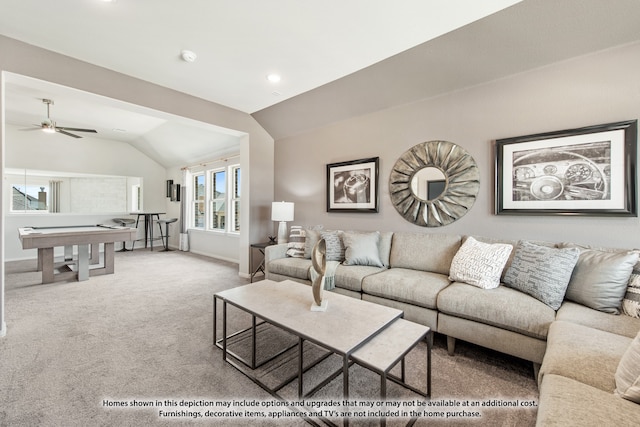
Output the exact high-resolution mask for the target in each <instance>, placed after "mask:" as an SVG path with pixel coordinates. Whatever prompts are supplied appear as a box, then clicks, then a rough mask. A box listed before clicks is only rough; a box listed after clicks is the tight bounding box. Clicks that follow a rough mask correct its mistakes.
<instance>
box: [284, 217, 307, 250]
mask: <svg viewBox="0 0 640 427" xmlns="http://www.w3.org/2000/svg"><path fill="white" fill-rule="evenodd" d="M305 235H306V233H305V231H304V229H303V228H302V226H300V225H292V226H291V231H290V232H289V242H288V243H287V246H288V248H287V256H289V257H291V258H304V242H305Z"/></svg>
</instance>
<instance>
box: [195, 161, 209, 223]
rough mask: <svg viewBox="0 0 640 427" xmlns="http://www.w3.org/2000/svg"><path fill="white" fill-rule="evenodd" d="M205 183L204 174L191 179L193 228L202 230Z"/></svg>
mask: <svg viewBox="0 0 640 427" xmlns="http://www.w3.org/2000/svg"><path fill="white" fill-rule="evenodd" d="M205 194H206V193H205V181H204V174H203V173H201V174H198V175H194V177H193V227H195V228H202V229H204V221H205V216H204V207H205Z"/></svg>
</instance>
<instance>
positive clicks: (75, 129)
mask: <svg viewBox="0 0 640 427" xmlns="http://www.w3.org/2000/svg"><path fill="white" fill-rule="evenodd" d="M56 129H60V130H70V131H72V132H91V133H98V131H97V130H95V129H80V128H68V127H64V126H56Z"/></svg>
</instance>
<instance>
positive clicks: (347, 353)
mask: <svg viewBox="0 0 640 427" xmlns="http://www.w3.org/2000/svg"><path fill="white" fill-rule="evenodd" d="M323 297H324V299H326V300H327V301H328V308H327V310H326V311H324V312H322V311H311V310H310V306H311V302H312V301H313V297H312V293H311V288H310V287H309V286H308V285H303V284H300V283H297V282H294V281H291V280H285V281H282V282H274V281H271V280H263V281H260V282H256V283H252V284H249V285H245V286H240V287H237V288H233V289H228V290H225V291H222V292H218V293H216V294H215V295H214V298H213V310H214V313H213V314H214V316H213V322H214V324H213V341H214V343H215V344H216V345H218V346H219V347H220V348H221V349H222V357H223V359H224V360H225V361H226V362H228V363H230V364H231V365H233V366H234V367H236V368H237V369H239V370H240V371H241V372H243V373H245V372H244V370H243V369H241V368H240V367H239V366H238V365H237V364H236V363H235V362H234V361H233V360H230V359H229V351H228V349H227V338H228V337H229V336H228V333H227V327H228V325H227V306H228V305H232V306H234V307H237V308H239V309H241V310H243V311H245V312H247V313H249V314H251V315H252V326H251V328H250V329H252V347H253V348H252V357H251V359H252V360H251V362H250V363H249V362H245V361H242V362H243V363H245V364H246V366H249V367H250V368H251V369H255V368H256V367H257V365H256V357H255V351H256V349H255V333H256V332H255V331H256V325H257V321H256V319H257V318H259V319H262V320H264V321H265V322H267V323H269V324H272V325H274V326H276V327H278V328H281V329H282V330H285V331H287V332H289V333H291V334H293V335H294V336H296V337H298V373H297V380H298V397H299V398H302V397H304V378H303V377H304V369H303V366H304V363H303V362H304V361H303V351H302V350H303V345H304V342H305V341H310V342H312V343H314V344H316V345H318V346H320V347H322V348H325V349H327V350H329V352H331V353H333V354H337V355H339V356H341V357H342V370H341V371H342V378H343V399H344V400H348V398H349V366H350V364H351V362H353V361H356V362H359V363H361V364H363V365H364V366H367V367H370V368H373V369H374V370H375V371H376V372H379V373H381V374H383V375H384V376H385V377H384V378H386V374H387V372H388V369H390V368H391V367H392V366H386V364H387V363H388V362H387V361H385V362H384V363H385V366H381V364H380V363H381V362H380V361H379V360H376V361H375V362H374V363H367V362H370V361H371V358H370V356H367V352H362V353H361V354H360V355H359V356H360V357H358V360H356V359H353V358H352V357H353V355H354V353H356V352H357V351H358V350H359V349H363V348H365V346H367V344H368V343H369V342H372V340H373V339H374V338H375V337H376V336H378V334H380V333H381V332H382V331H384V330H385V329H386V328H388V327H389V326H390V325H393V324H394V323H395V322H396V321H397V320H398V319H400V318H401V317H402V316H403V312H402V311H401V310H398V309H395V308H391V307H386V306H382V305H379V304H374V303H371V302H368V301H362V300H358V299H355V298H352V297H347V296H344V295H340V294H337V293H334V292H325V293H324V295H323ZM218 300H220V301H222V309H223V315H222V322H223V324H222V338H221V340H218V339H217V337H216V330H217V325H216V322H217V301H218ZM403 322H404V321H403ZM407 323H410V322H407ZM397 326H398V325H396V327H397ZM400 327H401V328H402V329H404V328H405V327H406V325H404V324H400ZM421 328H423V329H421V331H422V332H421V333H422V335H421V336H419V337H418V338H424V337H425V336H426V335H427V334H428V333H429V332H430V330H429V328H427V327H421ZM419 335H420V334H419ZM400 342H401V343H402V345H405V346H407V347H406V348H403V349H402V350H401V352H400V353H399V355H401V356H402V357H404V355H405V354H406V353H407V352H408V351H409V350H410V349H411V348H413V346H415V345H416V344H417V338H416V336H413V335H412V338H411V340H410V341H409V342H408V341H407V340H401V341H400ZM379 345H380V344H379V343H378V344H375V342H374V345H373V346H372V347H370V348H369V350H372V349H373V350H374V354H375V349H376V348H378V346H379ZM382 348H384V346H383V347H382ZM429 351H430V346H429ZM369 353H370V351H369ZM232 357H235V356H233V355H232ZM236 358H237V357H236ZM376 359H379V358H376ZM383 360H386V359H385V358H383ZM393 360H394V363H393V364H395V362H397V361H398V360H399V359H398V358H394V359H393ZM429 366H430V364H429ZM250 378H251V379H252V380H253V381H254V382H256V383H257V384H258V385H260V386H261V387H262V388H263V389H265V390H267V391H269V392H270V393H271V394H272V395H274V396H277V394H276V390H275V389H272V388H270V387H268V386H266V385H265V384H263V383H261V382H260V381H259V380H258V379H257V378H254V377H250ZM429 378H430V372H429ZM326 383H327V382H326V381H325V382H323V383H322V384H321V385H323V384H326ZM317 388H318V387H316V389H314V391H312V392H310V393H309V394H312V393H313V392H315V391H316V390H317ZM428 388H429V389H430V386H429V387H428ZM429 391H430V390H428V392H429ZM347 424H348V419H345V425H347Z"/></svg>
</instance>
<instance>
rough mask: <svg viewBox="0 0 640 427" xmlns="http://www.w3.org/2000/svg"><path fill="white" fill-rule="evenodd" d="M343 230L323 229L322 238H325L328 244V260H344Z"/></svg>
mask: <svg viewBox="0 0 640 427" xmlns="http://www.w3.org/2000/svg"><path fill="white" fill-rule="evenodd" d="M341 234H342V232H341V231H323V232H321V233H320V238H321V239H324V241H325V243H326V245H327V254H326V255H327V261H340V262H342V261H343V260H344V245H343V243H342V238H341Z"/></svg>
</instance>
